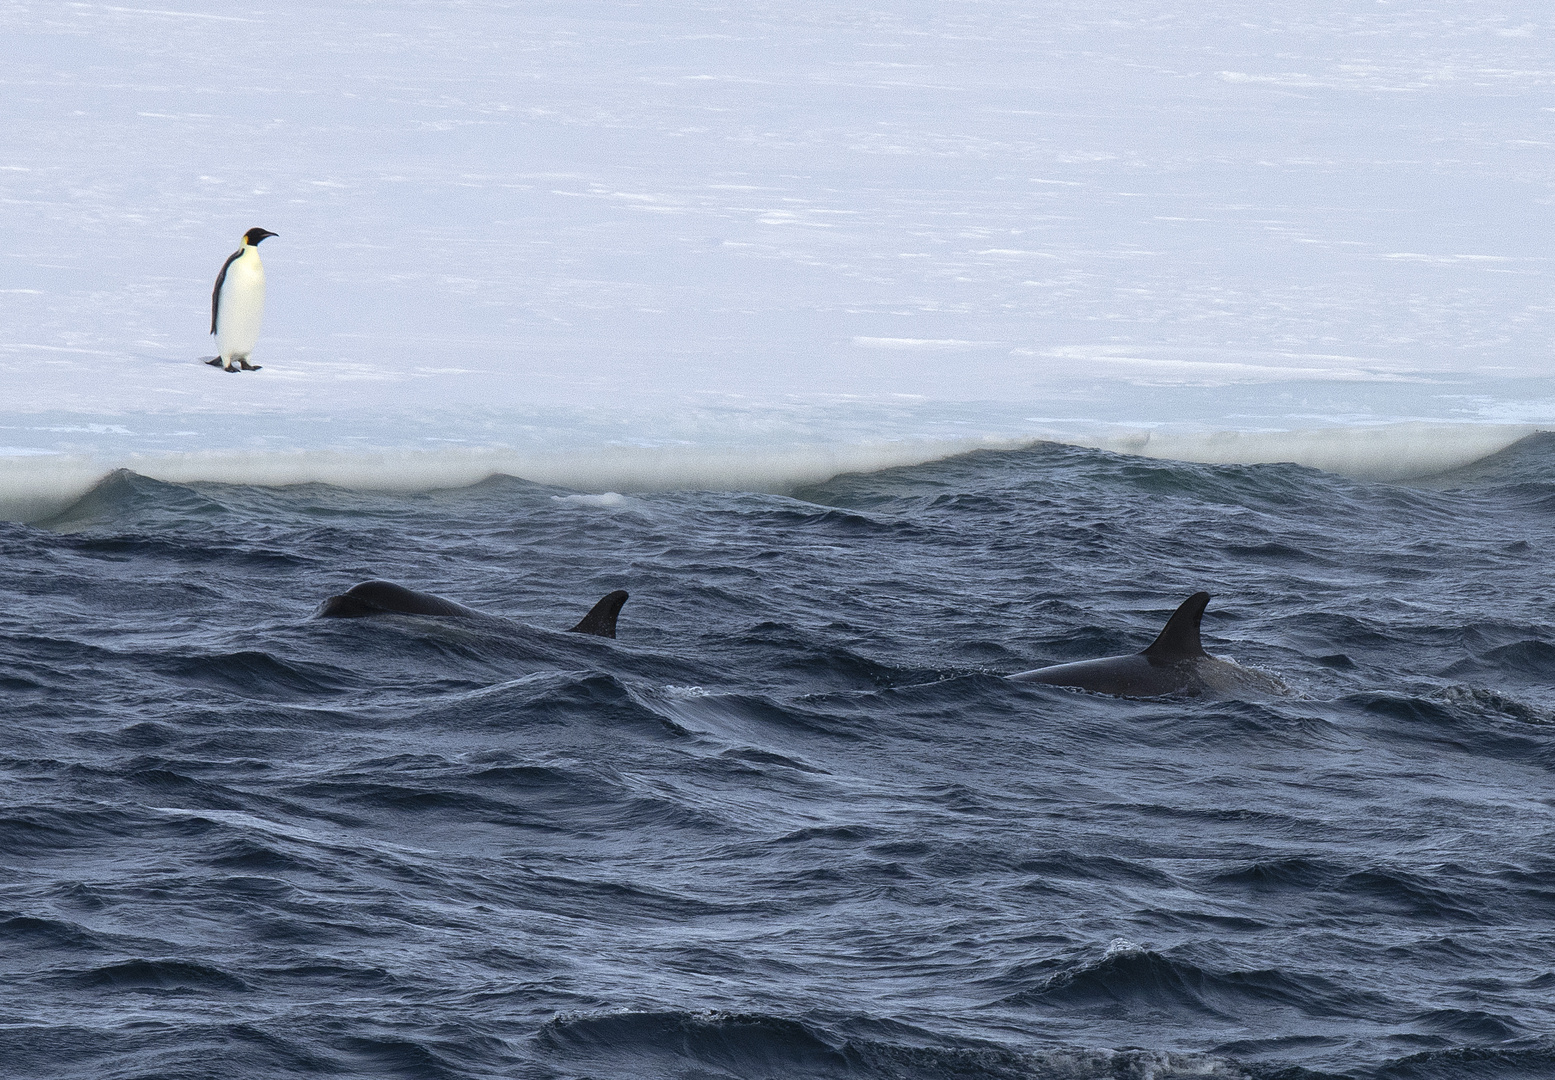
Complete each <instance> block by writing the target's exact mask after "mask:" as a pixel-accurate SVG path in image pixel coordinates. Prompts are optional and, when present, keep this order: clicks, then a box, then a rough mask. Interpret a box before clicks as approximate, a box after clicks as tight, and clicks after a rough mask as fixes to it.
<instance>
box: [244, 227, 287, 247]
mask: <svg viewBox="0 0 1555 1080" xmlns="http://www.w3.org/2000/svg"><path fill="white" fill-rule="evenodd" d="M280 235H281V234H280V233H273V232H271V231H270V230H269V229H250V230H248V232H246V233H244V234H243V242H244V243H245V244H252V245H253V246H254V247H258V246H259V241H261V240H263V239H264V238H265V237H267V236H280Z"/></svg>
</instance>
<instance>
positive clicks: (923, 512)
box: [0, 435, 1555, 1080]
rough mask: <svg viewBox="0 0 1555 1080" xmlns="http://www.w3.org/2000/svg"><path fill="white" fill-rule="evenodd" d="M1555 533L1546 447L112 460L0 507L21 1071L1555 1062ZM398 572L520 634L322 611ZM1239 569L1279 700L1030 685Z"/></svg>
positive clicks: (9, 1001)
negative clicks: (609, 471) (553, 464)
mask: <svg viewBox="0 0 1555 1080" xmlns="http://www.w3.org/2000/svg"><path fill="white" fill-rule="evenodd" d="M1552 517H1555V437H1552V436H1548V435H1535V436H1532V437H1530V438H1528V439H1525V440H1523V441H1522V442H1520V443H1517V444H1516V445H1514V446H1512V447H1511V448H1510V449H1508V450H1505V451H1503V452H1501V453H1500V454H1498V455H1496V456H1494V457H1492V458H1490V459H1488V460H1485V461H1482V462H1480V463H1479V464H1477V465H1474V466H1470V467H1468V468H1466V469H1462V470H1459V471H1457V472H1453V473H1450V474H1447V475H1444V476H1439V477H1436V478H1434V479H1432V480H1428V481H1421V482H1414V483H1410V484H1400V483H1380V482H1362V481H1358V480H1351V479H1344V478H1341V477H1339V476H1336V475H1334V474H1330V473H1325V472H1320V471H1317V470H1313V469H1308V468H1303V467H1299V466H1295V465H1278V464H1269V465H1210V464H1184V463H1177V462H1170V461H1158V460H1146V459H1142V458H1134V457H1128V456H1124V455H1115V454H1111V453H1108V452H1105V451H1101V450H1095V449H1082V448H1076V447H1064V446H1057V445H1052V444H1043V445H1037V446H1034V447H1032V448H1029V449H1024V450H1008V451H981V452H977V453H972V454H969V455H966V456H961V457H956V458H952V459H949V460H943V461H939V462H935V463H930V464H925V465H916V466H912V467H907V468H898V469H892V470H886V471H878V472H872V473H857V474H851V475H845V476H841V477H838V478H836V479H833V480H830V481H827V482H825V483H821V484H818V485H813V486H806V487H800V488H797V489H795V490H792V491H791V492H789V493H788V494H784V495H774V494H750V493H727V492H724V493H709V492H697V491H684V492H673V493H657V494H653V493H649V494H636V495H617V494H604V495H601V494H579V493H576V492H574V491H570V490H568V489H565V488H559V487H549V486H543V485H539V484H535V483H531V482H527V481H523V480H518V479H513V478H510V477H502V476H498V477H493V478H491V479H488V480H486V481H484V482H482V483H479V484H476V485H474V486H471V487H465V488H461V489H457V490H445V491H436V492H431V493H424V494H404V493H400V494H386V493H362V492H353V491H348V490H345V489H341V488H332V487H327V486H323V485H306V486H295V487H259V486H242V485H234V484H213V483H184V484H180V483H170V482H164V481H157V480H152V479H148V478H145V477H143V476H139V475H136V474H134V473H130V472H119V473H115V474H113V475H112V476H110V477H108V478H107V479H106V480H104V481H103V482H102V483H100V484H99V485H98V486H97V487H95V488H94V489H93V490H91V491H90V492H89V493H88V494H87V495H85V496H84V497H83V498H81V499H80V500H79V501H78V502H77V503H75V504H74V505H73V506H71V507H69V508H68V509H66V510H64V511H63V512H61V513H59V514H58V515H57V516H54V517H52V518H50V519H48V520H44V521H41V522H37V523H34V524H0V552H3V556H0V600H3V602H0V708H3V710H4V719H5V732H6V735H5V739H4V742H3V751H0V778H3V779H0V852H3V855H4V858H3V875H0V973H3V974H0V1061H3V1062H4V1065H3V1067H0V1071H3V1072H4V1073H6V1074H8V1075H14V1076H28V1077H91V1078H94V1080H101V1078H110V1077H125V1078H129V1077H159V1078H161V1077H165V1078H175V1077H176V1078H181V1077H189V1078H195V1077H216V1076H221V1077H234V1076H242V1077H294V1076H312V1075H320V1076H331V1077H524V1078H537V1080H538V1078H557V1080H560V1078H564V1077H565V1078H572V1077H577V1078H583V1077H641V1078H658V1077H664V1078H670V1077H675V1078H697V1080H706V1078H714V1077H740V1078H747V1077H782V1078H800V1077H816V1078H821V1077H826V1078H831V1077H858V1078H874V1077H879V1078H887V1077H889V1078H916V1077H923V1078H930V1077H933V1078H939V1077H951V1076H954V1077H958V1078H967V1080H971V1078H982V1077H989V1078H995V1077H997V1078H1015V1077H1029V1078H1040V1080H1058V1078H1087V1077H1129V1078H1133V1077H1141V1078H1142V1077H1154V1078H1158V1080H1159V1078H1166V1077H1175V1076H1219V1077H1262V1078H1269V1080H1274V1078H1280V1080H1311V1078H1316V1077H1355V1078H1383V1077H1386V1078H1406V1077H1407V1078H1418V1080H1428V1078H1443V1080H1446V1078H1458V1077H1542V1076H1549V1075H1552V1074H1555V851H1552V843H1551V841H1552V823H1555V798H1552V785H1551V771H1552V766H1555V685H1552V684H1555V610H1552V599H1555V596H1552V593H1555V570H1552V562H1551V537H1552V530H1551V525H1552ZM367 578H388V579H391V580H394V581H398V582H401V583H404V584H406V585H410V586H412V587H415V588H420V589H425V590H429V591H432V592H435V593H438V594H439V595H443V596H448V597H451V598H453V599H456V600H458V601H460V602H462V603H465V604H468V605H470V606H472V607H476V608H478V609H480V610H481V611H483V612H488V613H489V617H484V616H483V617H481V618H476V619H438V618H429V617H413V616H384V617H379V618H372V619H361V620H349V621H346V620H321V619H317V618H315V617H314V613H315V611H316V609H317V607H318V604H319V602H320V601H321V600H322V599H323V598H324V597H325V596H327V595H329V594H331V593H336V592H339V591H342V590H343V589H344V588H346V587H348V586H350V585H351V584H353V583H355V582H358V581H361V580H364V579H367ZM616 588H625V589H627V590H629V591H630V592H631V594H632V595H631V600H630V601H629V602H628V604H627V605H626V608H625V611H624V612H623V614H622V616H621V621H620V633H619V637H618V638H617V639H616V640H614V641H606V640H601V639H595V638H587V637H582V636H579V635H570V634H567V633H563V632H561V631H562V628H564V627H567V626H570V625H572V623H573V622H575V621H576V620H577V618H578V617H579V616H580V615H581V614H582V613H583V612H584V611H586V610H587V609H588V607H589V606H590V605H591V604H592V603H593V602H594V601H595V600H596V599H598V598H599V597H600V596H601V595H603V594H604V593H606V592H608V591H610V590H613V589H616ZM1198 589H1205V590H1208V591H1209V592H1211V593H1212V594H1213V600H1212V601H1211V604H1210V608H1209V612H1208V614H1207V616H1206V618H1205V621H1204V633H1205V644H1206V646H1207V647H1208V649H1209V651H1210V652H1211V653H1213V654H1216V655H1219V656H1226V657H1230V658H1233V659H1235V660H1236V661H1237V662H1238V663H1240V664H1242V665H1244V666H1248V667H1253V668H1257V669H1259V670H1261V671H1263V672H1267V673H1269V674H1271V675H1273V676H1275V677H1276V678H1277V679H1278V680H1280V682H1282V683H1283V684H1284V685H1285V686H1286V687H1288V689H1289V692H1288V693H1279V692H1269V693H1265V694H1263V695H1261V696H1248V697H1247V698H1245V699H1239V698H1238V697H1236V696H1231V697H1224V696H1222V697H1215V696H1201V697H1189V698H1181V699H1159V700H1146V701H1130V700H1120V699H1115V698H1110V697H1105V696H1100V695H1092V694H1086V693H1083V692H1076V691H1069V690H1063V689H1056V688H1051V687H1043V686H1039V685H1029V684H1017V683H1013V682H1010V681H1007V680H1005V679H1004V678H1002V676H1003V675H1006V674H1009V673H1012V672H1016V671H1020V670H1024V669H1029V668H1032V667H1035V666H1038V665H1041V664H1046V663H1057V662H1063V661H1069V660H1076V659H1084V658H1088V657H1092V656H1098V655H1106V654H1111V653H1120V652H1131V651H1136V650H1138V649H1140V648H1142V647H1144V646H1145V645H1146V644H1148V642H1149V641H1150V639H1151V638H1152V636H1153V635H1154V634H1155V633H1156V632H1157V631H1158V630H1159V628H1160V626H1161V625H1162V624H1163V623H1164V621H1165V620H1166V618H1167V616H1168V615H1169V614H1170V613H1171V611H1172V610H1173V609H1174V608H1175V607H1176V606H1177V604H1178V603H1179V602H1180V601H1181V600H1182V599H1183V598H1184V597H1185V596H1187V595H1188V594H1189V593H1191V592H1193V591H1195V590H1198Z"/></svg>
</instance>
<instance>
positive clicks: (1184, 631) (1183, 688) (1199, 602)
mask: <svg viewBox="0 0 1555 1080" xmlns="http://www.w3.org/2000/svg"><path fill="white" fill-rule="evenodd" d="M1208 604H1209V593H1207V592H1196V593H1194V594H1193V595H1192V596H1190V597H1188V599H1186V600H1184V601H1183V602H1182V606H1181V607H1179V608H1178V609H1177V610H1176V611H1175V612H1173V613H1172V617H1171V618H1170V619H1168V620H1166V626H1165V628H1164V629H1162V631H1161V633H1160V634H1159V635H1158V636H1157V637H1156V639H1155V641H1154V642H1152V643H1151V645H1150V647H1149V648H1148V649H1145V650H1144V651H1143V652H1138V653H1134V654H1133V655H1131V656H1104V657H1102V658H1101V659H1099V660H1081V661H1078V662H1076V663H1073V664H1055V665H1053V666H1052V667H1044V668H1037V669H1035V670H1033V671H1022V672H1020V673H1019V674H1016V675H1011V676H1009V677H1010V678H1011V679H1014V680H1015V681H1017V682H1036V683H1046V684H1048V685H1049V686H1073V687H1076V688H1078V689H1081V690H1090V691H1092V692H1093V693H1097V694H1112V695H1113V696H1115V697H1129V698H1145V697H1164V696H1166V695H1168V694H1198V693H1204V692H1206V691H1210V692H1215V693H1232V692H1236V691H1241V690H1248V691H1254V692H1263V693H1284V692H1288V691H1287V689H1286V687H1285V685H1284V684H1283V683H1281V682H1280V681H1279V680H1278V679H1276V678H1274V677H1273V676H1272V675H1266V674H1264V673H1263V672H1261V671H1256V670H1254V669H1252V668H1244V667H1242V666H1240V665H1238V664H1233V663H1231V662H1230V661H1228V660H1219V659H1216V658H1215V657H1213V656H1211V655H1210V654H1209V653H1207V652H1205V651H1204V646H1203V644H1201V643H1200V641H1199V623H1200V622H1201V621H1202V620H1203V618H1204V608H1205V606H1206V605H1208Z"/></svg>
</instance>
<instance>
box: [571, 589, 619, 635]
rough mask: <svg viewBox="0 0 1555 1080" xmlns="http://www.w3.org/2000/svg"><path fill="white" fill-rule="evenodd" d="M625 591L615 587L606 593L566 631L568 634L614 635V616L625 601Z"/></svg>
mask: <svg viewBox="0 0 1555 1080" xmlns="http://www.w3.org/2000/svg"><path fill="white" fill-rule="evenodd" d="M626 598H627V592H626V590H625V589H617V590H616V591H615V592H613V593H609V594H607V595H606V596H605V597H604V598H603V599H602V600H600V602H599V603H597V604H595V605H594V606H593V607H592V608H590V609H589V613H588V614H587V615H585V616H583V619H582V620H581V621H580V622H579V623H578V625H577V626H574V627H573V628H572V629H571V630H569V631H567V632H568V633H569V634H593V635H594V636H595V637H608V638H613V637H615V636H616V616H618V615H620V614H621V605H622V604H624V603H626Z"/></svg>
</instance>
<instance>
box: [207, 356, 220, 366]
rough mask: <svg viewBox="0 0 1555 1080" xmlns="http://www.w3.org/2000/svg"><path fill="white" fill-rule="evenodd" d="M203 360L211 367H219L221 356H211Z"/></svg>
mask: <svg viewBox="0 0 1555 1080" xmlns="http://www.w3.org/2000/svg"><path fill="white" fill-rule="evenodd" d="M205 362H206V363H207V364H209V365H210V366H211V367H221V357H219V356H213V357H211V358H210V359H209V360H207V361H205Z"/></svg>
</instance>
